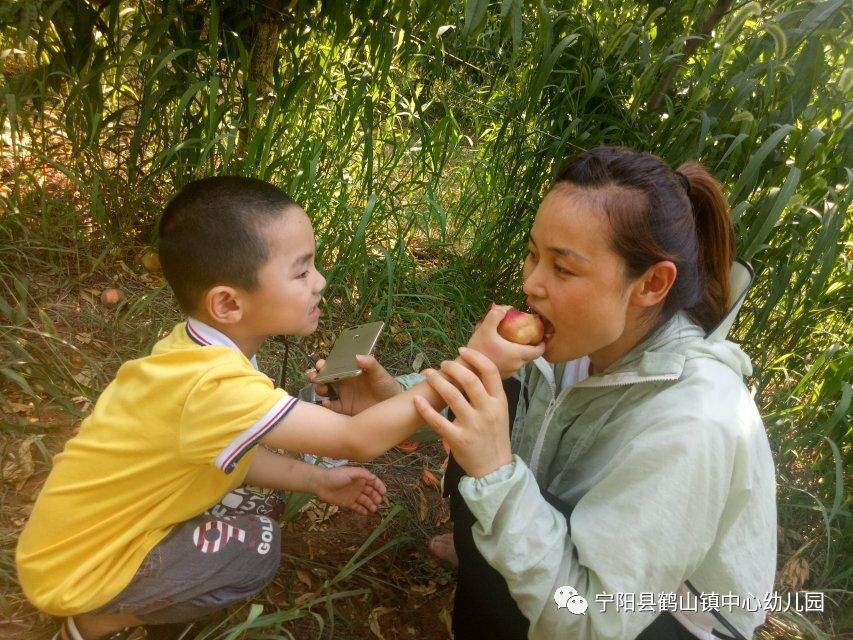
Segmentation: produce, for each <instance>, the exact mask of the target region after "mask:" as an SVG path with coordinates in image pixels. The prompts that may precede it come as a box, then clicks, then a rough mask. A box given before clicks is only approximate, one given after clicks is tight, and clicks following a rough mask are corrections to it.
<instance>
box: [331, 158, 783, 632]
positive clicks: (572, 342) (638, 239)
mask: <svg viewBox="0 0 853 640" xmlns="http://www.w3.org/2000/svg"><path fill="white" fill-rule="evenodd" d="M733 251H734V239H733V234H732V228H731V223H730V219H729V212H728V205H727V203H726V200H725V197H724V196H723V194H722V191H721V189H720V186H719V184H718V183H717V182H716V181H715V180H714V178H713V177H712V176H711V175H710V174H709V173H708V172H707V171H706V170H705V169H704V168H703V167H701V166H700V165H698V164H687V165H683V166H682V167H680V168H679V170H678V171H673V170H672V169H671V168H670V167H668V166H667V165H666V164H665V163H663V162H662V161H661V160H660V159H659V158H657V157H655V156H652V155H649V154H645V153H637V152H634V151H630V150H627V149H621V148H612V147H601V148H597V149H593V150H591V151H588V152H585V153H582V154H580V155H578V156H576V157H574V158H572V159H571V160H570V161H569V163H568V164H567V165H566V167H565V169H564V170H563V171H562V172H561V173H560V175H559V177H558V178H557V180H556V182H555V184H554V185H553V188H552V189H551V190H550V192H549V193H548V194H547V196H546V197H545V199H544V200H543V202H542V203H541V206H540V207H539V211H538V213H537V216H536V220H535V222H534V224H533V227H532V229H531V232H530V247H529V254H528V256H527V258H526V259H525V263H524V292H525V293H526V295H527V303H528V306H529V307H530V309H531V310H532V311H534V312H535V313H537V314H538V315H539V316H540V317H541V318H542V319H543V321H544V322H545V325H546V339H545V353H544V357H543V358H540V359H539V360H536V361H534V362H533V363H531V364H529V365H527V366H526V367H524V368H523V369H521V370H520V371H519V372H518V374H517V376H516V379H517V383H514V382H512V381H506V382H505V383H504V384H501V383H500V379H499V376H498V373H497V371H496V369H495V368H494V366H493V365H491V363H490V361H489V360H488V359H487V358H484V357H482V355H480V354H478V353H477V352H472V351H470V350H463V358H464V359H465V361H466V362H467V363H468V365H469V367H470V369H466V368H465V367H463V366H461V365H459V364H455V363H452V362H445V363H442V366H441V371H440V372H436V371H425V372H422V373H423V374H424V375H425V376H426V378H427V379H428V380H429V381H430V383H431V385H432V387H433V388H434V389H435V390H436V391H437V392H438V393H439V394H440V395H442V397H444V399H445V400H446V401H447V403H448V405H449V407H450V409H451V411H452V412H453V416H451V417H450V419H448V418H446V417H444V416H442V415H441V414H439V413H438V412H436V411H435V410H433V409H432V408H430V407H429V406H426V405H425V404H424V403H423V402H418V401H416V405H417V407H418V409H419V410H420V411H421V414H422V416H423V417H424V420H425V421H426V422H427V424H429V425H430V426H431V427H432V428H433V429H435V430H436V431H437V432H438V433H439V434H440V435H442V436H443V437H444V438H445V439H446V440H447V441H448V442H449V444H450V447H451V450H452V454H453V459H454V460H455V462H456V463H458V465H459V466H460V467H461V470H462V471H461V472H460V473H459V474H458V475H457V476H454V475H453V474H452V473H450V472H449V473H448V477H447V478H446V479H445V480H446V482H447V483H448V484H449V485H450V489H451V505H452V509H453V513H454V521H455V527H454V537H455V548H456V552H457V554H458V556H459V578H458V580H459V583H458V586H457V591H456V603H455V611H454V630H455V632H456V638H457V640H461V639H467V638H490V639H492V638H523V637H529V638H533V639H538V638H543V639H545V638H548V639H550V638H589V639H599V638H620V639H621V638H626V639H631V638H638V637H639V638H642V639H644V640H646V639H649V640H651V639H655V640H658V639H665V638H694V637H699V638H707V639H709V640H710V639H712V638H749V637H751V636H752V633H753V630H754V629H755V627H757V626H758V625H759V624H761V622H762V621H763V620H764V615H765V613H764V608H762V602H763V599H764V598H766V597H768V596H767V594H769V593H770V592H771V590H772V587H773V578H774V573H775V561H776V510H775V479H774V469H773V461H772V457H771V453H770V449H769V446H768V442H767V437H766V434H765V432H764V429H763V426H762V423H761V419H760V416H759V414H758V411H757V409H756V407H755V404H754V402H753V400H752V397H751V395H750V393H749V391H748V389H747V388H746V386H745V385H744V381H743V378H744V377H745V376H748V375H750V373H751V365H750V361H749V358H748V357H747V356H746V355H745V354H744V353H743V351H741V350H740V348H739V347H738V346H737V345H735V344H733V343H731V342H728V341H726V340H724V339H722V337H721V334H723V336H724V334H725V332H726V330H727V328H728V326H730V325H731V322H732V317H731V316H732V315H733V314H730V313H729V309H730V305H731V302H732V301H731V299H730V298H731V292H730V286H729V275H730V268H731V263H732V258H733ZM727 316H728V317H727ZM362 364H363V365H364V366H365V368H366V374H368V375H365V376H364V379H363V380H360V381H357V382H353V386H352V388H350V389H344V390H342V391H343V392H344V393H347V394H349V393H350V392H352V391H355V390H357V391H358V392H360V393H362V394H363V399H364V401H365V402H371V401H372V397H373V396H374V395H375V396H377V397H381V396H382V395H383V394H388V393H392V392H394V391H396V390H397V389H398V388H399V386H401V385H396V384H395V383H394V382H393V380H392V379H391V378H390V376H388V374H387V373H386V372H385V371H384V370H383V369H382V368H381V367H379V366H378V364H376V363H375V362H373V361H371V360H370V359H367V360H364V361H363V363H362ZM400 382H401V383H402V385H403V386H408V384H407V383H410V382H411V380H410V379H401V380H400ZM357 385H358V389H356V386H357ZM460 390H461V391H460ZM463 392H464V393H463ZM508 393H509V394H510V396H513V397H512V398H511V399H508V397H507V394H508ZM515 396H517V400H516V398H515ZM510 414H511V419H510ZM463 474H464V475H463ZM459 476H461V478H460V477H459ZM575 591H576V592H577V596H574V592H575ZM694 593H697V594H699V595H700V596H702V598H703V599H702V600H701V601H699V602H697V599H696V598H695V597H691V595H692V594H694ZM709 594H710V595H709ZM578 596H579V597H580V598H581V599H582V600H583V601H585V602H586V604H587V606H588V608H587V609H586V610H585V612H581V610H582V609H583V601H582V600H581V599H579V598H578ZM569 598H571V603H568V602H567V601H568V599H569ZM557 601H559V602H557ZM558 604H561V605H563V606H558ZM568 604H571V606H570V607H568V609H567V606H566V605H568ZM676 609H677V610H676ZM685 609H686V610H685ZM691 609H693V610H691Z"/></svg>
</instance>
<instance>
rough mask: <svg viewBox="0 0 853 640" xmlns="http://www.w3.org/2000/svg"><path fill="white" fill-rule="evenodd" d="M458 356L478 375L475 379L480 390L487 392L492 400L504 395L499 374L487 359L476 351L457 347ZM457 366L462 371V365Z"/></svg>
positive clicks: (493, 364) (492, 363)
mask: <svg viewBox="0 0 853 640" xmlns="http://www.w3.org/2000/svg"><path fill="white" fill-rule="evenodd" d="M459 355H460V356H461V357H462V359H463V360H465V362H467V363H468V364H470V365H471V366H472V367H474V370H475V371H476V372H477V373H478V374H479V376H480V377H479V378H477V382H478V383H480V388H481V389H483V391H484V392H487V393H488V394H489V395H490V396H492V397H493V398H495V397H498V396H499V395H500V394H502V393H504V390H503V382H501V373H500V371H498V368H497V367H496V366H495V363H494V362H492V360H491V359H490V358H489V357H487V356H485V355H483V354H482V353H480V352H479V351H477V350H476V349H468V348H467V347H459ZM457 366H459V368H461V369H464V367H462V365H457ZM466 371H467V369H466ZM469 373H470V372H469ZM471 375H473V374H471ZM466 391H467V389H466ZM469 397H470V394H469Z"/></svg>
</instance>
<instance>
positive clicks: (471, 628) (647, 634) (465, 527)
mask: <svg viewBox="0 0 853 640" xmlns="http://www.w3.org/2000/svg"><path fill="white" fill-rule="evenodd" d="M504 391H506V394H507V399H508V400H509V408H510V425H512V423H513V420H514V417H515V411H516V408H517V405H518V397H519V392H520V391H521V389H520V384H519V382H518V381H517V380H505V381H504ZM463 475H464V471H463V470H462V468H461V467H460V466H459V465H458V464H457V462H456V461H455V460H454V459H453V456H451V457H450V463H449V465H448V467H447V473H446V475H445V478H444V487H445V492H446V493H447V495H449V496H450V513H451V517H452V518H453V541H454V543H455V545H456V554H457V555H458V556H459V573H458V576H457V582H456V597H455V600H454V603H453V633H454V637H455V639H456V640H479V639H481V638H482V639H483V640H524V639H526V638H527V631H528V628H529V626H530V622H529V621H528V620H527V618H525V617H524V614H523V613H521V610H520V609H519V608H518V605H517V604H516V603H515V600H513V598H512V596H511V595H510V593H509V588H508V587H507V584H506V580H504V578H503V576H502V575H501V574H500V573H498V572H497V571H496V570H495V569H494V568H493V567H492V566H491V565H490V564H489V563H488V562H486V559H485V558H483V556H482V555H481V554H480V552H479V551H478V550H477V547H476V545H475V544H474V537H473V534H472V532H471V528H472V527H473V526H474V523H475V521H476V518H474V515H473V514H472V513H471V511H470V510H469V509H468V505H466V504H465V500H464V499H463V498H462V496H461V495H460V494H459V480H460V479H461V478H462V476H463ZM542 495H543V497H544V498H545V499H546V500H547V501H548V502H549V503H550V504H551V505H552V506H553V507H554V508H555V509H557V510H558V511H560V512H561V513H562V514H563V515H564V516H565V518H566V524H567V525H569V517H570V515H571V512H572V506H571V505H569V504H566V503H564V502H562V501H560V500H559V499H557V498H556V497H554V496H552V495H550V494H549V493H548V492H546V491H543V492H542ZM569 526H570V525H569ZM555 562H557V559H555ZM549 595H550V594H549ZM637 640H696V637H695V636H694V635H693V634H691V633H690V632H689V631H687V630H686V629H685V628H684V627H683V626H681V624H679V622H678V621H677V620H676V619H675V618H674V617H673V616H672V614H670V613H669V612H664V613H661V614H660V615H659V616H658V617H657V618H655V620H654V621H653V622H652V624H651V625H649V626H648V627H646V628H645V629H644V630H643V632H642V633H641V634H640V635H639V636H637Z"/></svg>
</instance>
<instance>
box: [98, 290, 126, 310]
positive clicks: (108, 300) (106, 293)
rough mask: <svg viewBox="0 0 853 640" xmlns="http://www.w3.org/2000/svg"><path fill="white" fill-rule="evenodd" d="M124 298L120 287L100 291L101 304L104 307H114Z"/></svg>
mask: <svg viewBox="0 0 853 640" xmlns="http://www.w3.org/2000/svg"><path fill="white" fill-rule="evenodd" d="M123 299H124V293H122V292H121V290H120V289H104V290H103V291H102V292H101V304H102V305H104V306H105V307H114V306H116V305H117V304H118V303H119V302H121V301H122V300H123Z"/></svg>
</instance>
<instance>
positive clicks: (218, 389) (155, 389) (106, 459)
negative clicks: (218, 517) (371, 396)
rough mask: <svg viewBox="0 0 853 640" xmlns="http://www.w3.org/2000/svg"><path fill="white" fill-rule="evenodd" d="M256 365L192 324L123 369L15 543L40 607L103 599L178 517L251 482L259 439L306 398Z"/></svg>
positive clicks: (83, 607) (91, 604)
mask: <svg viewBox="0 0 853 640" xmlns="http://www.w3.org/2000/svg"><path fill="white" fill-rule="evenodd" d="M253 365H254V359H253V360H252V361H250V360H249V359H247V358H246V357H245V356H244V355H243V354H242V353H241V352H240V351H239V349H238V348H237V346H236V345H235V344H234V343H233V342H231V341H230V340H229V339H228V338H227V336H225V335H224V334H222V333H220V332H218V331H216V330H215V329H213V328H212V327H209V326H207V325H204V324H202V323H200V322H198V321H196V320H194V319H190V320H188V321H187V322H186V323H183V322H182V323H180V324H178V325H177V326H176V327H175V328H174V329H173V330H172V332H171V334H169V335H168V336H167V337H165V338H164V339H162V340H160V341H159V342H158V343H157V344H156V345H155V346H154V349H153V350H152V352H151V355H149V356H146V357H143V358H139V359H137V360H131V361H129V362H126V363H124V364H123V365H122V366H121V367H120V368H119V370H118V373H117V374H116V377H115V380H113V381H112V382H111V383H110V384H109V385H108V386H107V388H106V389H105V390H104V392H103V393H102V394H101V397H100V398H98V401H97V403H96V405H95V407H94V409H93V411H92V414H91V415H90V416H89V417H87V418H86V419H85V420H84V421H83V423H82V425H81V427H80V431H79V433H78V434H77V435H76V436H74V437H73V438H72V439H71V440H69V441H68V442H67V443H66V445H65V449H64V450H63V451H62V452H61V453H59V454H58V455H56V456H55V457H54V460H53V469H52V471H51V472H50V476H49V477H48V479H47V481H46V483H45V485H44V488H43V489H42V491H41V493H40V494H39V497H38V499H37V500H36V503H35V505H34V508H33V511H32V514H31V516H30V519H29V521H28V522H27V526H26V527H25V528H24V531H23V532H22V533H21V537H20V539H19V541H18V547H17V552H16V562H17V566H18V577H19V579H20V583H21V587H22V588H23V590H24V593H25V594H26V596H27V597H28V598H29V599H30V601H31V602H32V603H33V604H35V605H36V606H37V607H38V608H39V609H42V610H43V611H46V612H47V613H50V614H53V615H60V616H67V615H74V614H79V613H85V612H87V611H91V610H93V609H96V608H97V607H100V606H101V605H103V604H106V603H107V602H109V601H110V600H111V599H112V598H114V597H115V596H116V595H118V593H119V592H120V591H121V590H122V589H124V587H126V586H127V585H128V583H129V582H130V581H131V579H132V578H133V576H134V574H135V573H136V571H137V569H138V568H139V566H140V565H141V564H142V561H143V559H144V558H145V556H146V555H147V554H148V552H149V551H150V550H151V549H152V548H153V547H154V546H155V545H156V544H157V543H158V542H160V540H162V539H163V538H164V537H165V536H166V535H167V534H168V533H169V531H170V529H171V528H172V527H173V526H174V525H175V524H178V523H180V522H183V521H186V520H189V519H190V518H193V517H195V516H197V515H199V514H201V513H203V512H204V511H205V510H207V509H208V508H210V507H211V506H212V505H214V504H216V503H217V502H218V501H219V500H220V499H221V498H222V497H223V496H224V495H225V494H226V493H228V492H229V491H230V490H231V489H233V488H235V487H237V486H239V485H240V484H241V483H242V482H243V481H244V479H245V477H246V473H247V471H248V467H249V462H250V460H251V458H252V457H253V455H254V446H255V445H256V444H257V442H258V440H259V439H260V438H261V437H262V436H263V435H264V434H266V433H267V432H268V431H270V430H271V429H272V428H273V427H274V426H275V425H276V424H278V423H279V422H280V421H281V420H282V418H284V416H286V415H287V413H288V412H289V411H290V410H291V409H292V408H293V407H294V406H295V405H296V402H297V400H296V398H293V397H291V396H289V395H287V393H285V392H284V391H283V390H282V389H277V388H275V386H274V385H273V383H272V381H271V380H270V379H269V378H268V377H267V376H266V375H264V374H263V373H261V372H259V371H258V370H257V369H256V367H255V366H253Z"/></svg>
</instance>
